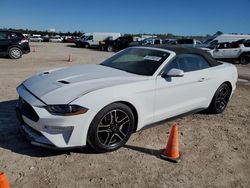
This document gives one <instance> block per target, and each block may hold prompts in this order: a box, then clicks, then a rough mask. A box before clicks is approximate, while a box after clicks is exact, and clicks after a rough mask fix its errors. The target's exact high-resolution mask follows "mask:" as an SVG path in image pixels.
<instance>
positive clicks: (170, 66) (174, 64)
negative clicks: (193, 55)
mask: <svg viewBox="0 0 250 188" xmlns="http://www.w3.org/2000/svg"><path fill="white" fill-rule="evenodd" d="M171 69H180V67H179V64H178V57H176V58H175V59H173V60H172V61H171V62H169V63H168V64H167V65H166V66H165V68H164V70H163V71H164V72H165V73H166V74H167V73H168V72H169V71H170V70H171Z"/></svg>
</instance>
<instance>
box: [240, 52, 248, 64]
mask: <svg viewBox="0 0 250 188" xmlns="http://www.w3.org/2000/svg"><path fill="white" fill-rule="evenodd" d="M249 63H250V54H243V55H242V56H241V57H240V64H243V65H247V64H249Z"/></svg>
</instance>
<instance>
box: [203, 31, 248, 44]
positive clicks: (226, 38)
mask: <svg viewBox="0 0 250 188" xmlns="http://www.w3.org/2000/svg"><path fill="white" fill-rule="evenodd" d="M243 39H245V40H249V39H250V35H240V34H221V35H214V36H213V37H211V38H209V39H207V40H206V41H205V42H203V44H202V45H201V47H209V46H216V45H217V44H218V43H224V42H235V41H238V40H243Z"/></svg>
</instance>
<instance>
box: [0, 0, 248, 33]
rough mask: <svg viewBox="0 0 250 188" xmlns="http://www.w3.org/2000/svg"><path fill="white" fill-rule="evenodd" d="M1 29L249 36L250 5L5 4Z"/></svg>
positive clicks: (207, 1) (193, 1)
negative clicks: (222, 33)
mask: <svg viewBox="0 0 250 188" xmlns="http://www.w3.org/2000/svg"><path fill="white" fill-rule="evenodd" d="M0 28H22V29H26V28H27V29H35V30H49V29H50V28H54V29H55V30H56V31H58V32H59V31H61V32H68V31H70V32H73V31H76V30H77V31H81V32H120V33H123V34H124V33H131V34H135V33H151V34H153V33H155V34H159V33H161V34H165V33H172V34H176V35H206V34H214V33H216V32H217V31H222V32H224V33H244V34H250V0H90V1H89V0H85V1H84V0H1V2H0Z"/></svg>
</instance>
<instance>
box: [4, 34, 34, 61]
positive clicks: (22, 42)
mask: <svg viewBox="0 0 250 188" xmlns="http://www.w3.org/2000/svg"><path fill="white" fill-rule="evenodd" d="M29 52H30V47H29V40H28V39H27V38H25V37H24V36H23V34H22V33H19V32H13V31H0V55H9V57H10V58H12V59H18V58H20V57H22V55H23V54H27V53H29Z"/></svg>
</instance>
